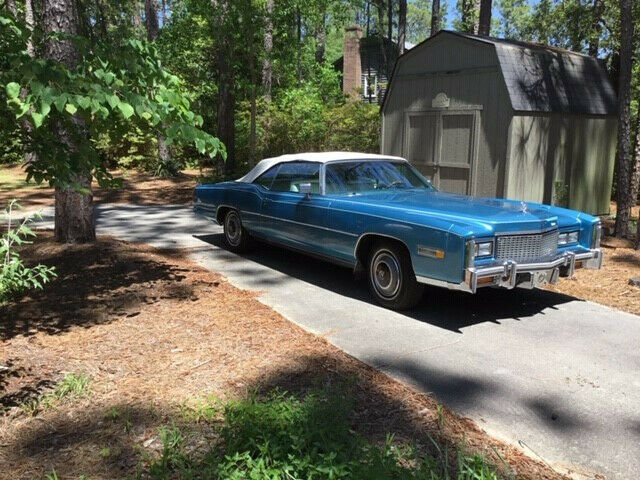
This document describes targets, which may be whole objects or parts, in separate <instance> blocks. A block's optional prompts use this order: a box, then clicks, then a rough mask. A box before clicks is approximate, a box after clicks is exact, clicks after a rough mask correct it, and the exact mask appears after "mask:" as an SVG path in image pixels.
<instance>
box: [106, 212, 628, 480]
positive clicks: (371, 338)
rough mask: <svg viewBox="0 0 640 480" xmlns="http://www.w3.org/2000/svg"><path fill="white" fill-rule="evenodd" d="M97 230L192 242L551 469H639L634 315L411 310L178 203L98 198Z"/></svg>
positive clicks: (538, 298)
mask: <svg viewBox="0 0 640 480" xmlns="http://www.w3.org/2000/svg"><path fill="white" fill-rule="evenodd" d="M97 213H98V232H99V233H102V234H112V235H116V236H118V237H120V238H122V239H125V240H130V241H141V242H148V243H150V244H153V245H156V246H159V247H178V248H181V247H185V248H192V249H193V252H192V256H193V258H194V259H195V260H196V261H197V262H198V263H200V264H201V265H203V266H205V267H206V268H209V269H211V270H214V271H217V272H220V273H222V274H223V275H225V276H226V277H227V278H228V279H229V281H231V283H233V284H234V285H236V286H238V287H240V288H245V289H252V290H258V291H261V292H262V294H261V297H260V298H261V300H262V301H263V302H264V303H265V304H267V305H270V306H272V307H273V308H274V309H276V310H277V311H279V312H280V313H282V314H283V315H284V316H285V317H287V318H288V319H290V320H291V321H293V322H295V323H297V324H298V325H301V326H302V327H304V328H305V329H307V330H310V331H312V332H315V333H319V334H323V335H325V336H326V337H327V338H328V339H329V340H330V341H331V342H332V343H333V344H335V345H336V346H338V347H340V348H342V349H343V350H345V351H346V352H347V353H349V354H351V355H353V356H355V357H357V358H359V359H360V360H362V361H364V362H366V363H368V364H370V365H373V366H375V367H377V368H379V369H380V370H383V371H384V372H386V373H388V374H389V375H391V376H392V377H395V378H397V379H400V380H402V381H405V382H407V383H410V384H412V385H414V386H415V387H417V388H418V389H420V390H422V391H424V392H429V393H431V394H433V395H434V396H435V397H437V398H438V399H440V400H441V401H442V402H443V403H444V404H446V405H448V406H449V407H451V408H453V409H454V410H455V411H457V412H458V413H460V414H462V415H465V416H468V417H470V418H472V419H474V420H476V421H477V422H478V424H479V425H480V426H481V427H482V428H484V429H485V430H487V431H488V432H490V433H491V434H493V435H494V436H496V437H499V438H502V439H504V440H506V441H509V442H512V443H514V444H519V445H520V446H521V447H522V448H523V449H524V450H526V451H528V452H529V453H530V454H531V455H533V456H537V457H539V458H542V459H543V460H544V461H546V462H547V463H549V464H551V465H552V466H553V467H554V468H556V469H558V470H559V471H566V469H567V468H569V469H571V470H573V471H574V472H576V473H579V474H582V475H584V476H585V477H586V478H593V476H594V474H595V473H596V472H599V473H603V474H605V475H606V476H607V478H615V479H623V478H624V479H630V478H637V477H638V476H639V475H640V317H637V316H634V315H630V314H627V313H622V312H618V311H616V310H613V309H611V308H608V307H604V306H601V305H597V304H593V303H590V302H583V301H579V300H576V299H573V298H570V297H567V296H563V295H559V294H555V293H551V292H547V291H542V290H538V291H527V290H518V289H516V290H513V291H501V290H488V291H481V292H479V293H478V294H477V295H475V296H472V295H469V294H465V293H461V292H451V291H447V290H441V289H435V288H432V289H428V290H427V291H426V292H425V295H424V300H423V302H422V304H421V305H420V306H419V307H418V308H416V309H415V310H413V311H410V312H405V313H395V312H391V311H389V310H385V309H383V308H380V307H378V306H377V305H375V304H373V303H372V301H371V300H370V297H369V293H368V291H367V287H366V284H365V283H364V282H355V281H354V280H353V278H352V276H351V273H350V272H349V271H348V270H346V269H341V268H339V267H335V266H333V265H328V264H325V263H322V262H320V261H317V260H314V259H311V258H308V257H305V256H303V255H299V254H295V253H292V252H289V251H286V250H280V249H277V248H274V247H269V246H261V247H259V248H258V249H257V250H256V251H255V252H253V253H251V254H249V255H246V256H238V255H235V254H232V253H230V252H228V251H226V250H224V248H222V235H221V228H220V227H218V226H216V225H213V224H212V223H211V222H209V221H206V220H203V219H199V218H196V217H195V216H194V215H193V214H192V213H191V210H190V209H189V208H188V207H185V206H165V207H150V206H114V205H102V206H100V207H98V210H97Z"/></svg>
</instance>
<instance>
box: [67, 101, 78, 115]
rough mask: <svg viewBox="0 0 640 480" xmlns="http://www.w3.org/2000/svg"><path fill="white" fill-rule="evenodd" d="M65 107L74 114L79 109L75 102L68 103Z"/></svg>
mask: <svg viewBox="0 0 640 480" xmlns="http://www.w3.org/2000/svg"><path fill="white" fill-rule="evenodd" d="M64 109H65V110H66V111H67V113H70V114H71V115H73V114H74V113H76V112H77V111H78V109H77V108H76V106H75V105H74V104H73V103H67V104H66V105H65V107H64Z"/></svg>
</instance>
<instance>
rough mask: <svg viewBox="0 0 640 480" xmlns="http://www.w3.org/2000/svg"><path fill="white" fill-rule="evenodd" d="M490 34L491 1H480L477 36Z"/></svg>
mask: <svg viewBox="0 0 640 480" xmlns="http://www.w3.org/2000/svg"><path fill="white" fill-rule="evenodd" d="M490 34H491V0H481V1H480V20H479V21H478V35H485V36H487V37H488V36H489V35H490Z"/></svg>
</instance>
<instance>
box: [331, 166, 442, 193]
mask: <svg viewBox="0 0 640 480" xmlns="http://www.w3.org/2000/svg"><path fill="white" fill-rule="evenodd" d="M325 182H326V193H327V194H329V195H331V194H358V193H365V192H374V191H381V190H390V189H416V188H417V189H422V190H434V187H433V186H432V185H431V183H430V182H429V180H427V179H426V178H424V177H423V176H422V175H421V174H420V173H419V172H418V171H417V170H416V169H415V168H413V167H412V166H411V165H409V164H408V163H405V162H394V161H391V160H390V161H388V162H387V161H367V160H361V161H355V160H354V161H353V162H340V163H330V164H328V165H327V169H326V177H325Z"/></svg>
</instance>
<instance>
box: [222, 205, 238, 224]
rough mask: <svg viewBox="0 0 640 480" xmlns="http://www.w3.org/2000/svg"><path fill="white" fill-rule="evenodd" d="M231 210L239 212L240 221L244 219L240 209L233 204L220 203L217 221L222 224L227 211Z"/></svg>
mask: <svg viewBox="0 0 640 480" xmlns="http://www.w3.org/2000/svg"><path fill="white" fill-rule="evenodd" d="M230 210H235V211H236V212H238V216H240V221H242V215H240V211H239V210H238V209H237V208H235V207H232V206H231V205H218V208H217V209H216V222H218V225H222V224H223V223H224V217H226V216H227V213H229V211H230Z"/></svg>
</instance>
